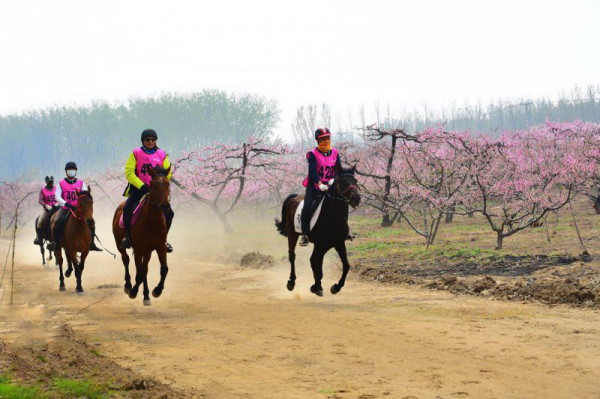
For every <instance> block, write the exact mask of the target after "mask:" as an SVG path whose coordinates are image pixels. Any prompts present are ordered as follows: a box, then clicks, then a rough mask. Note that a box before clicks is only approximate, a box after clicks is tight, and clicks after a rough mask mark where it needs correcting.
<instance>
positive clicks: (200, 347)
mask: <svg viewBox="0 0 600 399" xmlns="http://www.w3.org/2000/svg"><path fill="white" fill-rule="evenodd" d="M265 234H267V236H266V237H265V236H263V237H261V242H263V241H266V242H275V240H279V238H277V237H276V236H275V233H274V230H273V234H272V235H268V234H270V233H265ZM105 235H106V234H105ZM106 236H108V235H106ZM255 239H256V238H255ZM194 240H196V241H195V242H196V243H197V242H201V243H202V244H201V245H198V244H197V245H193V244H192V243H191V242H189V241H185V240H183V239H180V240H174V242H173V244H174V245H175V247H176V249H178V251H177V252H176V253H175V254H174V256H171V257H170V268H171V271H170V274H169V276H168V279H167V284H166V288H165V292H164V294H163V297H161V298H159V299H153V304H152V306H151V307H144V306H142V299H141V297H140V296H138V298H137V299H136V300H130V299H129V298H127V297H126V296H125V294H124V293H123V290H122V275H123V273H122V267H121V264H120V261H119V260H118V259H117V260H112V258H111V257H109V256H107V255H104V254H93V255H92V256H91V257H90V258H89V261H88V263H87V265H86V270H85V274H84V288H85V289H86V294H85V296H81V297H80V296H77V295H75V293H74V281H73V277H72V278H70V279H68V280H67V292H59V291H58V275H57V271H56V270H55V269H54V266H52V267H51V268H47V269H43V268H42V267H41V266H40V265H39V259H37V257H38V253H37V252H36V250H35V248H34V247H33V246H31V245H30V244H29V241H30V237H29V236H25V237H23V239H22V240H21V241H20V242H19V245H20V247H21V248H24V249H23V250H22V251H21V252H19V259H20V261H19V264H18V268H17V270H18V274H17V276H16V278H17V283H16V287H17V291H16V296H15V298H16V304H15V305H14V306H13V307H12V308H10V307H8V306H5V305H0V336H1V337H2V338H3V339H5V340H7V341H8V342H10V341H21V342H22V341H23V340H25V339H30V338H32V337H34V335H35V334H37V336H35V338H37V339H40V336H43V333H44V332H47V333H51V332H52V330H53V329H56V328H59V326H60V325H62V324H63V323H67V324H68V325H70V326H71V327H72V328H73V330H74V331H75V332H76V333H77V334H78V335H79V336H81V337H83V338H85V339H86V341H88V342H89V343H92V344H97V345H98V346H97V348H98V351H99V352H100V353H102V354H104V355H106V356H108V357H110V358H112V359H114V360H116V362H117V363H119V364H121V365H123V366H126V367H130V368H132V369H133V370H135V371H138V372H140V373H141V374H144V375H148V376H152V377H154V378H156V379H158V380H160V381H162V382H165V383H167V384H170V385H173V386H174V387H176V388H180V389H183V390H186V389H195V390H197V392H202V393H204V394H206V396H207V397H212V398H238V397H239V398H241V397H244V398H363V399H366V398H384V397H389V398H437V397H441V398H453V397H476V398H483V397H485V398H534V397H535V398H539V397H545V398H573V397H578V398H598V397H600V384H599V383H598V381H600V313H599V312H598V311H594V310H589V309H574V308H568V307H562V306H556V307H548V306H545V305H537V304H521V303H508V302H501V301H491V300H486V299H479V298H472V297H462V296H453V295H451V294H448V293H444V292H433V291H428V290H424V289H419V288H413V287H406V286H400V287H399V286H385V285H380V284H370V283H363V282H359V281H356V280H355V279H353V278H351V279H350V281H349V282H348V284H347V286H346V287H345V288H344V290H343V291H342V292H341V293H340V294H339V295H337V296H332V295H330V294H329V293H328V290H326V296H325V297H324V298H318V297H316V296H313V295H312V294H310V293H309V289H308V288H309V286H310V284H311V274H310V272H309V267H308V260H307V259H308V252H307V251H306V250H303V251H301V252H300V255H299V259H300V262H299V267H298V268H299V283H298V285H297V287H296V291H294V292H292V293H290V292H288V291H287V290H286V289H285V282H286V280H287V272H288V269H287V265H286V264H285V262H280V263H278V264H277V265H276V266H275V267H274V268H272V269H268V270H241V269H240V268H239V267H237V266H236V265H234V264H231V263H227V262H221V261H219V262H217V261H215V259H217V260H219V259H220V260H223V259H227V257H228V255H230V254H231V252H236V251H238V252H239V251H244V250H246V249H247V248H250V247H254V248H255V249H259V250H263V251H267V252H268V251H271V250H272V247H270V246H269V247H267V246H261V245H253V246H251V245H250V244H249V243H248V242H244V243H240V242H236V241H235V240H236V238H235V237H234V238H232V240H233V241H226V242H224V241H222V240H223V239H222V237H218V238H217V237H214V236H210V235H205V236H203V237H202V238H201V239H198V237H195V238H194ZM105 241H108V240H107V239H106V240H105ZM278 243H279V244H280V245H279V246H278V248H279V247H281V248H280V249H281V251H282V252H281V253H274V255H278V259H279V256H281V255H282V254H283V251H285V243H284V242H283V241H281V242H279V241H278ZM265 245H266V244H265ZM269 245H271V244H269ZM185 248H187V249H185ZM5 249H6V243H5V242H3V243H2V245H0V253H2V254H4V253H6V252H5ZM208 255H211V256H212V257H210V258H209V257H208ZM215 256H216V257H215ZM211 260H212V261H211ZM329 263H330V265H329V267H328V270H327V271H326V278H325V284H326V285H325V286H326V287H329V286H330V285H331V284H332V283H333V282H335V279H337V277H338V276H339V272H338V271H337V269H336V263H335V262H334V261H330V262H329ZM150 269H151V270H150V281H151V285H152V287H153V286H154V285H156V283H157V282H158V279H159V271H158V265H157V261H156V260H155V259H154V260H153V261H152V262H151V267H150ZM101 286H105V287H104V288H99V287H101ZM106 286H108V287H109V288H106ZM115 286H116V287H118V288H110V287H115ZM5 302H6V298H5Z"/></svg>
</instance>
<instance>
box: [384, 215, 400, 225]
mask: <svg viewBox="0 0 600 399" xmlns="http://www.w3.org/2000/svg"><path fill="white" fill-rule="evenodd" d="M399 213H400V212H394V213H393V214H392V215H391V216H390V214H389V213H386V214H385V215H383V218H382V219H381V227H390V226H392V225H393V224H394V222H395V221H396V219H397V218H398V215H399Z"/></svg>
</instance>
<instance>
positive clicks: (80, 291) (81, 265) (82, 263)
mask: <svg viewBox="0 0 600 399" xmlns="http://www.w3.org/2000/svg"><path fill="white" fill-rule="evenodd" d="M89 252H90V251H89V249H86V250H85V251H84V252H82V253H81V261H80V262H79V263H78V262H77V253H75V254H74V258H73V262H74V263H75V276H76V277H77V288H76V291H77V293H78V294H83V285H82V284H81V279H82V277H83V269H85V260H86V258H87V256H88V254H89ZM77 269H79V276H77Z"/></svg>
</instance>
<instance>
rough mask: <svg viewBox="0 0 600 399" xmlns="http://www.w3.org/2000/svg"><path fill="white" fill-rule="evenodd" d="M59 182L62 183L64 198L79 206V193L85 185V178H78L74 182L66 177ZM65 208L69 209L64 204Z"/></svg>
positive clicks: (69, 202)
mask: <svg viewBox="0 0 600 399" xmlns="http://www.w3.org/2000/svg"><path fill="white" fill-rule="evenodd" d="M58 184H60V188H61V189H62V195H61V197H62V199H64V200H65V201H66V202H67V203H68V204H71V205H73V206H77V193H78V192H80V191H81V188H82V187H83V180H76V181H75V182H74V183H71V182H69V181H67V180H66V179H64V180H61V181H60V183H58ZM63 209H67V207H66V206H63Z"/></svg>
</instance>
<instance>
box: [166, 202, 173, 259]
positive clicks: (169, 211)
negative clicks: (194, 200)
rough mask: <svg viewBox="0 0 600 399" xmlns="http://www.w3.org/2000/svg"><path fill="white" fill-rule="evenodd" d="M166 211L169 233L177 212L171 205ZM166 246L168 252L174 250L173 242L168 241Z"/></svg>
mask: <svg viewBox="0 0 600 399" xmlns="http://www.w3.org/2000/svg"><path fill="white" fill-rule="evenodd" d="M164 213H165V218H166V219H167V233H169V231H170V230H171V223H173V217H174V216H175V212H173V209H172V208H171V205H168V207H167V208H166V209H165V210H164ZM166 247H167V253H168V254H170V253H171V252H173V246H172V245H171V244H169V243H168V242H167V244H166Z"/></svg>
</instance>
